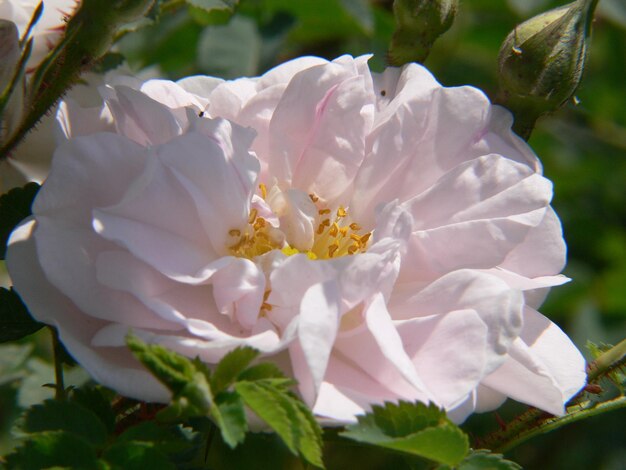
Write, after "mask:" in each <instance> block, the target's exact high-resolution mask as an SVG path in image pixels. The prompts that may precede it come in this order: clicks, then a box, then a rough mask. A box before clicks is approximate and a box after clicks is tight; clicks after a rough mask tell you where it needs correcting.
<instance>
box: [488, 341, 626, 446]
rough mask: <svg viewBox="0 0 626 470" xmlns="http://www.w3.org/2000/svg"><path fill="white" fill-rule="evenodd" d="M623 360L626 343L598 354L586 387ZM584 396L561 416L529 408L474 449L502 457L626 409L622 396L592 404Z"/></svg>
mask: <svg viewBox="0 0 626 470" xmlns="http://www.w3.org/2000/svg"><path fill="white" fill-rule="evenodd" d="M624 360H626V339H624V340H622V341H621V342H619V343H618V344H617V345H615V346H613V347H612V348H610V349H608V350H607V351H605V352H604V353H602V354H601V355H600V356H598V358H596V360H594V361H593V362H591V363H590V364H589V365H588V366H587V370H588V376H587V383H588V384H592V383H595V382H598V381H599V380H600V379H601V378H603V377H605V376H606V375H607V374H609V373H610V372H612V371H613V370H614V369H615V368H617V367H620V366H621V365H623V364H624ZM584 393H585V389H584V388H583V389H582V390H581V391H580V392H579V394H578V395H576V396H575V397H574V398H573V399H572V400H571V401H570V403H573V404H572V405H571V406H569V407H568V408H567V413H566V414H565V415H564V416H552V415H550V414H548V413H545V412H543V411H541V410H538V409H537V408H530V409H528V410H527V411H526V412H524V413H522V414H521V415H519V416H517V417H516V418H514V419H513V420H512V421H511V422H509V423H506V424H505V425H504V428H503V429H502V430H501V431H496V432H494V433H492V434H489V435H488V436H486V437H485V438H482V439H480V440H479V441H478V442H476V444H477V447H484V448H487V449H491V450H492V451H494V452H501V453H504V452H507V451H509V450H511V449H513V448H514V447H517V446H518V445H520V444H522V443H523V442H525V441H527V440H528V439H531V438H533V437H535V436H538V435H540V434H545V433H547V432H550V431H553V430H555V429H558V428H560V427H561V426H565V425H566V424H569V423H573V422H575V421H580V420H582V419H585V418H590V417H591V416H595V415H598V414H601V413H605V412H607V411H612V410H616V409H619V408H624V407H626V396H624V395H620V396H618V397H616V398H613V399H610V400H607V401H603V402H597V401H595V400H594V401H591V400H582V398H583V396H584ZM578 400H580V401H578Z"/></svg>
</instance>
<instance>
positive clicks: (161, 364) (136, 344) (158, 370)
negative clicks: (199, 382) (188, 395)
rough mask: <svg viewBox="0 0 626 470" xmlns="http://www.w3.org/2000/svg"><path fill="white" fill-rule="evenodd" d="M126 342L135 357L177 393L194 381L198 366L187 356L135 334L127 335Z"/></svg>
mask: <svg viewBox="0 0 626 470" xmlns="http://www.w3.org/2000/svg"><path fill="white" fill-rule="evenodd" d="M126 344H127V345H128V347H129V348H130V350H131V351H132V352H133V354H134V355H135V357H136V358H137V359H139V361H141V363H142V364H143V365H144V366H146V367H147V368H148V370H150V372H152V374H153V375H154V376H155V377H156V378H157V379H159V380H160V381H161V382H162V383H163V384H164V385H165V386H166V387H167V388H169V389H170V390H171V391H172V392H173V393H174V394H175V395H176V394H179V393H180V392H181V391H182V389H183V388H185V387H186V386H187V385H188V383H189V382H190V381H193V379H194V375H195V373H196V368H195V367H194V365H193V363H192V362H191V361H190V360H189V359H187V358H186V357H184V356H181V355H180V354H177V353H175V352H173V351H170V350H168V349H166V348H164V347H163V346H159V345H156V344H146V343H144V342H143V341H142V340H141V339H139V337H138V336H135V335H133V334H129V335H128V336H127V337H126Z"/></svg>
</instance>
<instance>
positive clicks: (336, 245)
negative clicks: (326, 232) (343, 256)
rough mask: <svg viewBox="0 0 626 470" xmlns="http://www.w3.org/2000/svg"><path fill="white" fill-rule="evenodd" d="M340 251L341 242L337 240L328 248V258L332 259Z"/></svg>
mask: <svg viewBox="0 0 626 470" xmlns="http://www.w3.org/2000/svg"><path fill="white" fill-rule="evenodd" d="M338 249H339V242H338V241H337V240H335V241H334V242H333V243H331V244H330V245H329V246H328V257H329V258H332V257H333V255H334V254H335V252H336V251H337V250H338Z"/></svg>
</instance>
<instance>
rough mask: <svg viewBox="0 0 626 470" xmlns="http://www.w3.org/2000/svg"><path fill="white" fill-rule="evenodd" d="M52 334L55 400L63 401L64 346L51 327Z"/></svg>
mask: <svg viewBox="0 0 626 470" xmlns="http://www.w3.org/2000/svg"><path fill="white" fill-rule="evenodd" d="M50 332H51V333H52V352H53V355H54V379H55V380H54V382H55V383H54V398H55V399H56V400H61V401H63V400H65V383H64V382H63V359H62V354H63V353H62V346H61V341H59V333H58V332H57V330H56V329H55V328H52V327H50Z"/></svg>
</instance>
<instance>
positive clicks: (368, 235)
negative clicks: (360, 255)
mask: <svg viewBox="0 0 626 470" xmlns="http://www.w3.org/2000/svg"><path fill="white" fill-rule="evenodd" d="M371 236H372V232H367V233H366V234H365V235H363V236H362V237H361V245H365V244H366V243H367V241H368V240H369V239H370V237H371Z"/></svg>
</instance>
